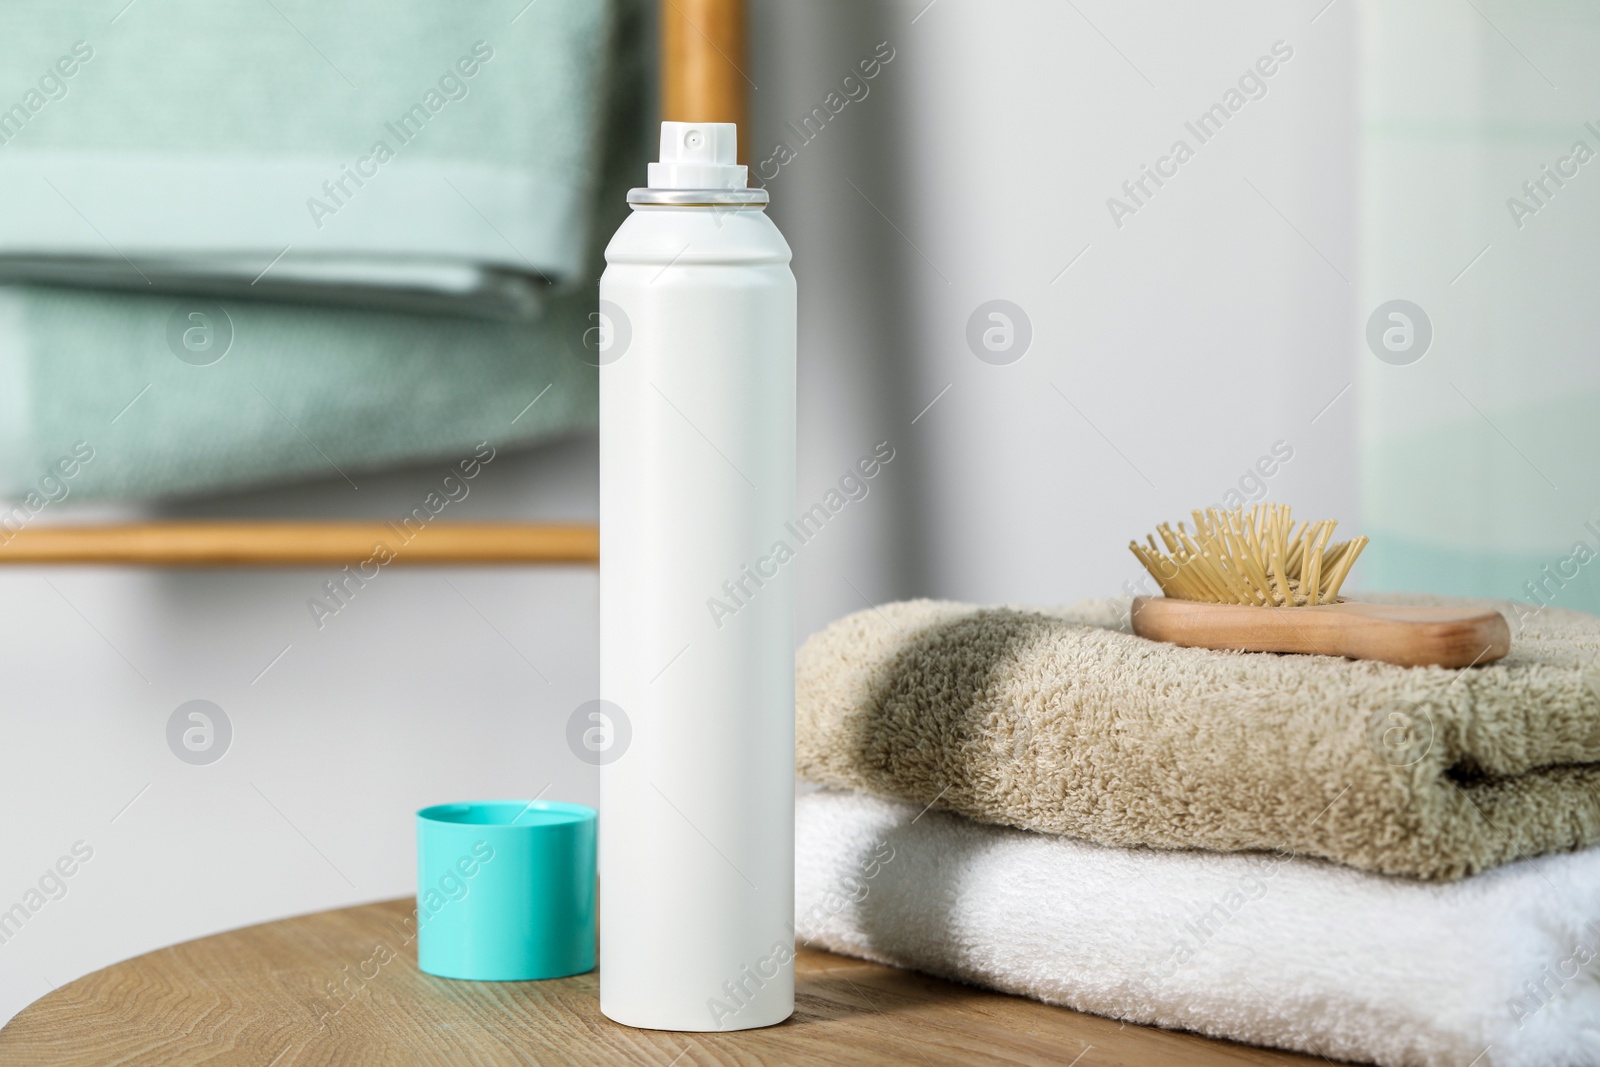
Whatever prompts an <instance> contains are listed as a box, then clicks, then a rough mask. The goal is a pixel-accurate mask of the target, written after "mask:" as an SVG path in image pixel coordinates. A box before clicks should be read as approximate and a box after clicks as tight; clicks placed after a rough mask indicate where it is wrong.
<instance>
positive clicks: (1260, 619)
mask: <svg viewBox="0 0 1600 1067" xmlns="http://www.w3.org/2000/svg"><path fill="white" fill-rule="evenodd" d="M1133 632H1134V633H1136V634H1138V635H1139V636H1140V637H1148V638H1149V639H1150V640H1152V641H1166V642H1168V643H1170V644H1174V645H1184V646H1187V647H1189V648H1216V649H1236V650H1238V651H1241V652H1309V653H1316V654H1320V655H1324V656H1345V657H1347V658H1349V659H1374V660H1381V661H1383V662H1385V663H1398V664H1399V665H1400V666H1402V667H1429V666H1432V667H1470V666H1472V665H1474V664H1479V665H1481V664H1484V663H1492V662H1494V661H1495V660H1497V659H1499V658H1500V657H1502V656H1504V655H1505V654H1506V653H1507V652H1509V651H1511V627H1509V626H1507V625H1506V620H1505V617H1504V616H1502V615H1501V614H1500V613H1499V612H1498V611H1493V610H1485V609H1482V608H1466V607H1451V606H1442V607H1435V606H1431V605H1421V604H1362V603H1358V602H1354V601H1349V600H1345V601H1340V602H1339V603H1337V604H1318V605H1317V606H1315V607H1302V608H1258V607H1250V606H1249V605H1245V604H1211V603H1206V602H1204V601H1200V600H1175V599H1172V598H1170V597H1164V596H1163V597H1151V596H1141V597H1134V598H1133Z"/></svg>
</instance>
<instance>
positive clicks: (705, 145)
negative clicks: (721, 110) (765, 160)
mask: <svg viewBox="0 0 1600 1067" xmlns="http://www.w3.org/2000/svg"><path fill="white" fill-rule="evenodd" d="M738 138H739V128H738V127H737V126H735V125H734V124H733V123H731V122H663V123H662V124H661V161H660V162H659V163H652V164H650V188H652V189H743V188H745V186H746V173H745V168H743V167H741V166H738V165H737V164H735V163H734V160H735V159H737V158H738V155H739V152H738Z"/></svg>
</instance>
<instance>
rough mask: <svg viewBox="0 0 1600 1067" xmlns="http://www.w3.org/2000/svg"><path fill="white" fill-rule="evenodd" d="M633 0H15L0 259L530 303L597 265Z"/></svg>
mask: <svg viewBox="0 0 1600 1067" xmlns="http://www.w3.org/2000/svg"><path fill="white" fill-rule="evenodd" d="M620 2H621V0H606V2H598V0H544V2H542V3H539V4H534V5H531V6H530V5H528V4H527V3H526V0H498V2H486V3H460V2H457V3H422V2H418V0H409V2H400V3H395V2H393V0H352V2H347V3H341V4H326V3H319V2H316V0H277V2H276V3H271V4H219V3H215V2H214V0H163V2H162V3H160V4H141V5H138V6H137V7H134V6H130V7H129V9H128V10H126V11H123V12H120V13H118V12H116V11H115V8H113V12H112V13H113V14H116V15H117V17H116V20H115V22H113V21H112V20H111V15H109V14H108V13H107V12H106V5H105V4H104V3H101V2H98V0H95V2H89V0H66V2H62V3H51V4H7V5H4V6H3V7H0V69H4V70H6V71H9V72H12V74H13V75H14V77H13V78H11V79H9V80H8V85H7V87H6V88H4V89H3V90H0V92H3V93H6V94H9V95H7V96H4V97H0V160H3V166H0V202H3V203H4V204H5V205H6V210H5V212H4V213H3V215H0V279H4V280H6V281H11V282H18V283H27V282H46V283H50V284H79V285H94V286H107V287H123V288H132V289H135V290H138V291H141V292H148V291H150V289H151V288H152V287H157V288H166V289H169V290H176V291H183V292H186V293H209V294H211V295H213V296H216V295H232V296H241V295H247V296H251V297H258V298H277V299H289V300H307V299H316V300H323V299H328V298H329V296H330V294H334V295H335V296H336V298H337V299H338V300H339V301H340V302H344V303H355V302H358V301H366V302H368V306H372V304H374V303H376V304H380V305H385V306H396V304H397V302H398V301H400V300H404V301H405V304H404V305H402V306H405V307H407V308H409V309H412V310H415V309H416V308H418V307H419V306H420V305H422V304H423V303H424V302H429V303H432V304H435V305H438V306H440V307H443V308H445V309H446V310H451V309H460V308H465V309H468V310H475V311H479V312H482V311H485V310H490V309H498V310H499V311H500V312H502V313H505V314H510V315H518V314H520V315H523V316H526V315H527V314H528V313H530V312H532V311H533V310H534V308H535V306H536V304H537V294H538V293H539V291H540V290H541V289H542V288H543V281H544V279H546V278H553V279H557V280H560V279H571V278H573V277H575V276H576V275H577V274H578V272H579V271H580V270H581V269H582V267H583V264H584V257H585V250H586V242H587V240H588V238H589V236H590V230H591V222H592V216H593V201H594V191H595V185H596V183H597V182H598V181H599V178H600V173H601V155H602V152H603V150H604V140H603V133H604V129H603V127H604V117H605V108H606V104H607V96H608V93H609V91H610V89H611V87H612V84H613V75H614V69H613V62H612V60H613V53H612V51H611V41H612V36H613V31H614V28H615V22H616V14H617V9H618V7H619V3H620ZM269 263H270V264H271V269H270V270H267V269H266V268H267V267H268V265H269ZM385 302H387V303H385Z"/></svg>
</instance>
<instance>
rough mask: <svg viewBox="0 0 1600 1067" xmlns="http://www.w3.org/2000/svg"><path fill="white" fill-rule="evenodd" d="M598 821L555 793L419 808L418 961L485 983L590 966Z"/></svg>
mask: <svg viewBox="0 0 1600 1067" xmlns="http://www.w3.org/2000/svg"><path fill="white" fill-rule="evenodd" d="M595 824H596V812H595V810H594V809H593V808H590V807H585V806H584V805H582V804H564V803H561V802H560V801H554V800H491V801H479V802H474V803H469V804H439V805H436V806H434V807H431V808H423V809H422V810H421V811H419V812H417V966H418V967H419V968H421V969H422V970H423V971H426V972H427V973H428V974H434V975H438V976H439V977H441V978H466V979H470V980H472V981H478V982H521V981H527V980H529V979H534V978H560V977H562V976H564V975H569V974H582V973H583V972H585V971H591V970H593V969H594V964H595Z"/></svg>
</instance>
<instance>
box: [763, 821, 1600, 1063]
mask: <svg viewBox="0 0 1600 1067" xmlns="http://www.w3.org/2000/svg"><path fill="white" fill-rule="evenodd" d="M921 809H922V805H920V804H901V803H896V802H893V801H886V800H881V799H878V798H875V797H868V796H864V795H859V794H841V793H830V792H822V793H812V794H810V795H808V796H803V797H801V798H799V801H798V803H797V804H796V817H795V822H796V827H795V828H796V835H795V840H796V848H795V874H796V877H795V914H796V916H797V921H796V933H797V935H798V937H799V939H800V940H801V941H802V942H804V943H807V944H811V945H815V946H817V947H820V948H826V949H830V950H832V951H834V952H841V953H844V954H846V955H849V956H857V957H861V958H864V959H870V960H877V961H879V962H881V963H888V964H892V965H894V966H898V967H910V968H914V969H917V970H922V971H927V972H929V973H932V974H936V975H940V976H942V977H946V978H954V979H958V980H962V981H967V982H972V983H974V984H977V985H984V986H991V987H993V988H996V989H1000V990H1004V991H1005V992H1009V993H1019V994H1022V995H1024V996H1030V997H1035V998H1037V999H1039V1000H1043V1001H1046V1002H1048V1003H1052V1004H1063V1005H1066V1006H1068V1007H1071V1008H1075V1009H1077V1010H1079V1011H1088V1012H1094V1013H1095V1014H1098V1015H1108V1016H1111V1017H1112V1018H1117V1019H1125V1020H1127V1021H1129V1022H1138V1023H1153V1024H1156V1025H1160V1026H1167V1027H1179V1028H1183V1029H1188V1030H1196V1031H1199V1032H1200V1033H1204V1034H1209V1035H1212V1036H1214V1037H1226V1038H1232V1039H1234V1040H1237V1041H1247V1042H1252V1043H1254V1044H1260V1045H1271V1046H1276V1047H1279V1048H1287V1049H1298V1050H1302V1051H1305V1052H1309V1053H1313V1054H1317V1055H1322V1056H1326V1057H1329V1058H1331V1059H1334V1060H1355V1061H1359V1062H1376V1063H1379V1064H1383V1065H1385V1067H1467V1065H1468V1064H1474V1065H1476V1067H1555V1065H1560V1067H1589V1065H1595V1064H1600V927H1597V925H1596V919H1597V917H1600V851H1597V850H1594V849H1588V850H1585V851H1582V852H1578V853H1575V854H1570V855H1563V856H1547V857H1544V858H1541V859H1534V860H1526V861H1521V862H1517V863H1514V864H1511V865H1510V866H1507V867H1502V868H1500V869H1499V870H1495V871H1490V872H1488V873H1486V874H1481V875H1478V876H1476V877H1474V878H1470V879H1467V880H1466V881H1463V882H1451V883H1439V882H1418V881H1413V880H1409V879H1400V878H1390V877H1387V876H1384V875H1377V874H1370V873H1367V872H1364V871H1355V870H1351V869H1349V868H1347V867H1339V866H1336V865H1333V864H1329V863H1326V862H1323V861H1320V860H1308V859H1300V858H1294V857H1291V856H1287V855H1284V854H1264V853H1233V854H1222V853H1212V852H1189V851H1185V852H1154V851H1150V850H1143V849H1139V850H1128V849H1114V848H1106V847H1104V846H1100V845H1094V844H1091V843H1088V842H1084V841H1077V840H1073V839H1071V838H1065V837H1051V836H1047V835H1043V834H1034V833H1027V832H1025V831H1021V830H1012V829H1006V828H1001V827H995V826H984V825H982V824H979V823H975V822H972V821H970V820H967V819H963V818H959V817H957V816H953V815H947V814H944V813H941V812H938V811H929V812H927V813H926V814H923V815H921V817H920V818H918V813H919V812H920V811H921ZM1076 1052H1077V1050H1076V1049H1070V1050H1063V1056H1062V1062H1063V1063H1065V1062H1066V1061H1067V1060H1069V1059H1071V1058H1072V1056H1073V1055H1074V1054H1075V1053H1076Z"/></svg>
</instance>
